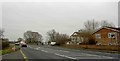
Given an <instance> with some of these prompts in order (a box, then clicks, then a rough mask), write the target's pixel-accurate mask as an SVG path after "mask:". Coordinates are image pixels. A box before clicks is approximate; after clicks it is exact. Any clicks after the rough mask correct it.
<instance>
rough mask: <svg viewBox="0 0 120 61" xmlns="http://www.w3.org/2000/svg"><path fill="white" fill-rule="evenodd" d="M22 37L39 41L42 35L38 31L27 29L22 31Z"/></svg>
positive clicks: (29, 40) (28, 40)
mask: <svg viewBox="0 0 120 61" xmlns="http://www.w3.org/2000/svg"><path fill="white" fill-rule="evenodd" d="M24 38H25V40H26V41H27V42H40V41H42V35H41V34H39V33H38V32H32V31H27V32H25V33H24Z"/></svg>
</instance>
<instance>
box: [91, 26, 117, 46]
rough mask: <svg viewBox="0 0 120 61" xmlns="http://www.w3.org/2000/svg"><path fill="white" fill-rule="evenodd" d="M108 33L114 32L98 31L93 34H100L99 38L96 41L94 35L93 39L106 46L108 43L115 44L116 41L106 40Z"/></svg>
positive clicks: (107, 30)
mask: <svg viewBox="0 0 120 61" xmlns="http://www.w3.org/2000/svg"><path fill="white" fill-rule="evenodd" d="M109 32H114V31H112V30H109V29H105V28H103V29H101V30H99V31H98V32H96V33H95V34H100V35H101V38H100V39H98V38H96V36H95V34H93V38H94V39H95V40H96V41H97V42H98V43H99V42H100V43H102V45H108V44H109V43H110V42H115V41H116V39H111V38H108V33H109Z"/></svg>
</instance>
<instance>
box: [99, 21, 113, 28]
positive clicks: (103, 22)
mask: <svg viewBox="0 0 120 61" xmlns="http://www.w3.org/2000/svg"><path fill="white" fill-rule="evenodd" d="M101 27H115V25H114V24H113V23H112V22H108V21H107V20H103V21H101Z"/></svg>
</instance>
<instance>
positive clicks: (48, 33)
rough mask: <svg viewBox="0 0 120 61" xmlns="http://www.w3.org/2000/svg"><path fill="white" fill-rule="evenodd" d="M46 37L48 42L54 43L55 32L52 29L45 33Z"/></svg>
mask: <svg viewBox="0 0 120 61" xmlns="http://www.w3.org/2000/svg"><path fill="white" fill-rule="evenodd" d="M47 35H48V41H52V42H53V41H55V35H56V31H55V30H54V29H52V30H50V31H48V32H47Z"/></svg>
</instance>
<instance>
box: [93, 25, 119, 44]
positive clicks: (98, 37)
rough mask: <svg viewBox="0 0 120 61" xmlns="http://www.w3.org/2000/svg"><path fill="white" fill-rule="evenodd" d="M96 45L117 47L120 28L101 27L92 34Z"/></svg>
mask: <svg viewBox="0 0 120 61" xmlns="http://www.w3.org/2000/svg"><path fill="white" fill-rule="evenodd" d="M92 36H93V38H94V39H95V41H97V45H119V41H120V28H115V27H102V28H100V29H99V30H97V31H96V32H94V33H93V35H92Z"/></svg>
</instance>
